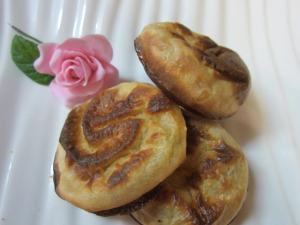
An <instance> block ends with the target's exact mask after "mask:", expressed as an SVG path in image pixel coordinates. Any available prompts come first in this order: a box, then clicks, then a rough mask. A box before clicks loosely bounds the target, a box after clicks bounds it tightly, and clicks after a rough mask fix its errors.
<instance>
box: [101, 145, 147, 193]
mask: <svg viewBox="0 0 300 225" xmlns="http://www.w3.org/2000/svg"><path fill="white" fill-rule="evenodd" d="M151 154H152V150H151V149H146V150H143V151H140V152H138V153H135V154H134V155H132V156H131V157H130V160H128V161H127V162H126V163H124V165H123V166H122V167H121V168H118V169H116V170H115V171H114V172H113V174H112V175H111V176H110V177H109V178H108V181H107V185H108V187H109V188H113V187H115V186H117V185H120V184H121V183H124V182H125V181H126V179H127V177H128V175H129V173H130V172H132V171H133V169H134V168H136V167H138V166H140V165H142V162H143V161H144V160H146V159H147V158H148V157H149V156H150V155H151Z"/></svg>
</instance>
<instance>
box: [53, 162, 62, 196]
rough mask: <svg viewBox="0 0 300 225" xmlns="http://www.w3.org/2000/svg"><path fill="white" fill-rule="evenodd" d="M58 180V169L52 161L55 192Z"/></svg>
mask: <svg viewBox="0 0 300 225" xmlns="http://www.w3.org/2000/svg"><path fill="white" fill-rule="evenodd" d="M59 179H60V172H59V168H58V165H57V162H56V160H54V164H53V183H54V189H55V191H56V188H57V186H58V184H59Z"/></svg>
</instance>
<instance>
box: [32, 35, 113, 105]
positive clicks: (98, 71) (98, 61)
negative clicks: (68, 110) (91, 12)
mask: <svg viewBox="0 0 300 225" xmlns="http://www.w3.org/2000/svg"><path fill="white" fill-rule="evenodd" d="M38 48H39V51H40V57H39V58H37V59H36V61H35V62H34V67H35V69H36V70H37V71H38V72H40V73H45V74H49V75H53V76H54V77H55V78H54V79H53V81H52V82H51V84H50V88H51V90H52V92H53V94H54V95H55V96H57V97H58V98H59V99H60V100H61V101H62V102H63V103H64V104H65V105H67V106H69V107H73V106H74V105H77V104H79V103H82V102H84V101H85V100H87V99H89V98H91V97H93V96H94V95H96V94H97V93H98V92H99V91H101V90H103V89H105V88H108V87H110V86H112V85H114V84H116V83H117V82H118V70H117V69H116V68H115V67H114V66H113V65H112V64H110V61H111V60H112V55H113V52H112V47H111V45H110V43H109V42H108V40H107V39H106V38H105V37H104V36H102V35H87V36H85V37H83V38H70V39H68V40H66V41H65V42H63V43H62V44H54V43H45V44H40V45H39V46H38Z"/></svg>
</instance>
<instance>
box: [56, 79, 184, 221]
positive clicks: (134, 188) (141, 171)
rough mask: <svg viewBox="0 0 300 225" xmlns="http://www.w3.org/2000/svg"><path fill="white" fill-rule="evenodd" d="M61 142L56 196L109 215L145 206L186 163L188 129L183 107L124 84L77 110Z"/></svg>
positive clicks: (147, 86) (149, 89)
mask: <svg viewBox="0 0 300 225" xmlns="http://www.w3.org/2000/svg"><path fill="white" fill-rule="evenodd" d="M59 142H60V143H59V145H58V148H57V152H56V156H55V160H54V183H55V190H56V193H57V194H58V195H59V196H60V197H61V198H63V199H65V200H67V201H69V202H71V203H72V204H74V205H75V206H77V207H80V208H82V209H85V210H87V211H89V212H94V213H97V214H99V215H101V214H103V215H105V214H107V215H108V214H111V213H112V214H113V213H114V212H115V213H116V212H118V210H116V209H118V208H119V209H121V211H124V207H123V208H122V206H125V205H128V204H129V206H130V207H127V208H128V209H129V208H132V209H136V208H137V207H134V205H132V204H130V203H137V204H141V201H138V199H139V198H141V197H142V198H143V195H144V194H145V193H147V192H149V191H151V190H153V189H154V188H155V187H156V186H157V185H158V184H159V183H161V182H162V181H163V180H164V179H165V178H166V177H168V176H169V175H170V174H172V173H173V172H174V170H175V169H176V168H177V167H178V166H179V165H180V164H181V163H182V162H183V161H184V160H185V157H186V125H185V121H184V118H183V115H182V112H181V110H180V109H179V107H178V106H177V105H176V104H175V103H173V102H172V101H171V100H169V99H168V98H167V97H166V96H165V95H164V94H163V93H162V92H161V91H160V90H159V89H158V88H156V87H154V86H152V85H150V84H142V83H122V84H120V85H118V86H115V87H113V88H110V89H106V90H105V91H103V92H102V93H100V94H98V95H97V96H96V97H94V98H93V99H92V100H90V101H88V102H86V103H84V104H82V105H80V106H78V107H76V108H74V109H73V110H72V111H71V112H70V113H69V115H68V117H67V119H66V121H65V124H64V127H63V129H62V132H61V135H60V139H59ZM150 196H151V195H150ZM144 199H146V200H147V199H149V196H148V197H147V198H145V196H144ZM109 210H112V211H110V212H109ZM119 211H120V210H119ZM125 211H126V210H125ZM129 211H130V210H129ZM101 212H102V213H101Z"/></svg>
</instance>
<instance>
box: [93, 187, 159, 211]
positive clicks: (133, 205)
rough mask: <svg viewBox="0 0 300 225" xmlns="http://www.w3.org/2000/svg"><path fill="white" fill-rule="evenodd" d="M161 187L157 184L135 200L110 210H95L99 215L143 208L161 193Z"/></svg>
mask: <svg viewBox="0 0 300 225" xmlns="http://www.w3.org/2000/svg"><path fill="white" fill-rule="evenodd" d="M160 189H161V187H160V186H157V187H155V188H154V189H153V190H151V191H149V192H147V193H145V194H144V195H142V196H141V197H139V198H138V199H136V200H134V201H133V202H130V203H128V204H126V205H123V206H121V207H118V208H114V209H109V210H103V211H99V212H95V214H97V215H98V216H113V215H118V214H121V215H122V214H129V213H131V212H134V211H137V210H139V209H141V208H142V207H143V206H144V205H145V204H146V203H147V202H149V201H151V200H152V199H153V198H155V197H156V196H157V194H158V193H159V191H160Z"/></svg>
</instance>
